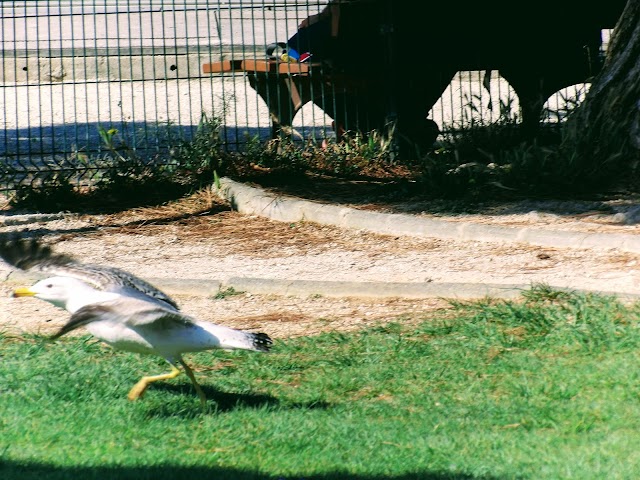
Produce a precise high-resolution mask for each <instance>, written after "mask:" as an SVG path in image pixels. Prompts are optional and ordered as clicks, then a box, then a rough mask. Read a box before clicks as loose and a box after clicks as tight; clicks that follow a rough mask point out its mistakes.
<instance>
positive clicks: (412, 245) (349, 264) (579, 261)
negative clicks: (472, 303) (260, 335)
mask: <svg viewBox="0 0 640 480" xmlns="http://www.w3.org/2000/svg"><path fill="white" fill-rule="evenodd" d="M363 205H364V207H363ZM372 205H373V204H371V205H368V206H367V205H365V204H363V203H360V204H358V205H357V206H359V207H360V208H374V207H373V206H372ZM612 205H613V204H612ZM629 205H631V204H627V206H628V207H629ZM375 208H378V207H375ZM384 208H391V207H389V206H388V205H387V206H385V207H384ZM393 208H394V209H397V208H398V207H397V205H396V206H394V207H393ZM496 208H497V207H496ZM505 208H507V207H505ZM522 208H523V210H522V212H520V213H518V212H516V208H515V206H510V207H508V209H507V210H505V211H503V212H502V213H501V212H500V211H499V210H495V211H494V212H493V214H491V215H485V214H482V213H475V214H473V215H476V217H475V218H476V220H477V221H486V222H504V223H506V224H508V223H509V222H513V221H514V220H513V218H511V219H510V218H509V217H510V216H511V215H525V216H527V218H528V220H527V221H531V222H534V221H535V222H537V224H539V225H545V226H548V225H549V224H550V223H549V219H548V218H547V217H544V216H536V215H534V214H533V213H532V211H531V210H530V211H529V212H526V211H527V210H528V208H529V206H526V205H522ZM558 208H559V207H558ZM611 208H612V209H613V210H610V211H609V213H607V215H615V214H617V213H621V212H622V210H621V211H618V212H616V211H615V208H614V207H613V206H611ZM630 208H631V207H629V208H628V209H627V210H629V209H630ZM432 210H435V209H434V208H432ZM548 210H549V211H550V207H549V208H548ZM598 211H599V210H598ZM583 213H584V212H583ZM415 214H422V213H420V212H415ZM429 214H431V213H429ZM556 214H558V215H560V216H561V218H562V219H563V221H562V222H560V221H558V222H557V223H556V224H554V225H566V223H567V222H564V220H566V219H568V218H569V214H567V215H561V214H560V213H554V215H556ZM469 215H470V214H469ZM545 215H546V214H545ZM571 215H573V216H574V217H575V218H573V220H572V221H574V220H576V221H577V219H578V218H581V219H580V220H579V221H585V219H584V216H583V217H580V216H581V215H583V214H581V213H578V212H576V211H574V212H573V213H571ZM629 218H630V217H629ZM594 220H595V217H594V218H592V219H587V220H586V221H589V222H593V223H594V224H595V223H597V222H595V221H594ZM519 221H523V220H522V219H521V220H519ZM611 227H612V228H614V227H615V228H617V226H611ZM619 227H623V228H627V229H628V231H634V232H635V228H636V225H635V224H631V223H626V224H624V225H619ZM2 231H5V232H8V231H20V232H22V233H23V234H31V235H37V236H40V237H42V238H43V239H44V240H45V241H47V242H50V243H53V244H55V248H56V249H57V250H58V251H61V252H66V253H70V254H72V255H74V256H75V257H77V258H78V259H80V260H82V261H85V262H88V263H98V264H108V265H112V266H116V267H119V268H123V269H125V270H128V271H130V272H132V273H134V274H136V275H138V276H140V277H142V278H147V279H150V278H166V279H189V280H193V279H195V280H198V279H201V280H220V281H223V282H224V280H225V279H228V278H230V277H239V276H246V277H254V278H266V279H288V280H291V279H299V280H323V281H326V280H339V281H360V282H362V281H364V282H409V283H421V282H447V283H461V284H462V283H486V284H489V283H490V284H505V285H513V284H518V285H530V284H534V283H545V284H548V285H552V286H557V287H566V288H574V289H590V290H600V291H612V292H614V291H615V292H621V293H629V294H640V256H639V255H635V254H631V253H626V252H621V251H618V250H616V248H615V245H612V248H611V249H609V250H595V249H562V248H543V247H534V246H531V245H526V244H502V243H499V244H498V243H489V242H468V241H466V242H463V241H452V240H440V239H429V238H426V239H425V238H413V237H407V236H385V235H377V234H371V233H367V232H362V231H355V230H342V229H338V228H335V227H331V226H325V225H318V224H313V223H309V222H296V223H283V222H276V221H272V220H269V219H266V218H261V217H257V216H246V215H241V214H239V213H237V212H234V211H232V209H231V208H230V206H229V205H227V204H225V203H224V202H222V201H220V200H219V199H217V197H215V196H213V195H211V194H210V193H209V192H207V191H202V192H198V193H197V194H194V195H192V196H190V197H187V198H184V199H181V200H179V201H175V202H168V203H167V204H165V205H162V206H159V207H154V208H137V209H130V210H127V211H124V212H120V213H117V214H109V215H77V214H69V215H67V216H65V218H63V219H58V220H51V221H43V222H39V223H32V224H27V225H16V226H5V227H2V228H0V232H2ZM9 272H10V269H9V268H8V267H7V266H6V265H3V264H0V275H1V276H2V278H5V277H7V276H8V275H9ZM13 287H15V284H14V283H13V282H11V281H9V282H5V283H3V284H0V331H2V330H4V331H8V332H21V333H23V332H41V333H50V332H52V331H54V330H55V329H57V328H59V327H60V326H61V325H62V324H63V323H64V322H65V321H66V319H67V318H68V314H66V312H63V311H61V310H57V309H55V308H54V307H52V306H50V305H48V304H46V303H45V302H42V301H39V300H36V299H14V298H11V297H10V292H11V289H12V288H13ZM174 297H175V298H176V299H177V300H178V302H179V304H180V305H181V307H182V309H183V311H185V312H186V313H189V314H192V315H194V316H196V317H198V318H201V319H203V320H209V321H213V322H217V323H222V324H226V325H229V326H232V327H235V328H243V329H250V330H263V331H266V332H268V333H269V334H271V335H273V336H274V338H286V337H290V336H297V335H311V334H316V333H319V332H322V331H328V330H350V329H357V328H362V327H365V326H370V325H376V324H379V323H387V322H390V321H396V320H398V319H400V320H401V321H403V322H417V321H419V320H420V319H424V318H428V317H429V316H431V315H433V314H434V313H435V312H442V310H443V309H446V308H447V307H448V303H447V302H446V301H445V300H442V299H432V298H427V299H410V300H408V299H398V298H385V299H380V298H329V297H321V296H318V295H309V296H308V297H305V298H300V297H283V296H275V295H274V296H265V295H255V294H251V293H240V294H237V295H227V296H223V298H214V297H195V296H185V295H174Z"/></svg>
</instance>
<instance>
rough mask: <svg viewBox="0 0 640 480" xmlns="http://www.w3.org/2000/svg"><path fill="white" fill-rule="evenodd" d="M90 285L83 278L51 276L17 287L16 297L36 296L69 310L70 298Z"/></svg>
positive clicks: (14, 293) (14, 292) (14, 294)
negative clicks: (26, 285) (30, 284)
mask: <svg viewBox="0 0 640 480" xmlns="http://www.w3.org/2000/svg"><path fill="white" fill-rule="evenodd" d="M87 288H89V289H91V287H90V286H89V285H87V284H86V283H84V282H83V281H81V280H78V279H75V278H69V277H51V278H46V279H44V280H40V281H39V282H37V283H35V284H33V285H32V286H30V287H23V288H17V289H15V290H14V291H13V296H14V297H36V298H40V299H42V300H45V301H47V302H49V303H52V304H53V305H55V306H56V307H60V308H64V309H66V310H69V308H68V302H69V299H70V298H71V297H72V295H73V294H74V293H75V292H81V291H83V290H86V289H87Z"/></svg>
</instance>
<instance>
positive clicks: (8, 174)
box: [0, 0, 587, 191]
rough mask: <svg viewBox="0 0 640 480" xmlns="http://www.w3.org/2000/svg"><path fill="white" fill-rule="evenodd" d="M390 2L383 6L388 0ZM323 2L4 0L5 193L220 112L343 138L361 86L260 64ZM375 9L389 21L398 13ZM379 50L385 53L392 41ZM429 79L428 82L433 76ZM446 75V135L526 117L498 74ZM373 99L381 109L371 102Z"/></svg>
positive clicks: (223, 129)
mask: <svg viewBox="0 0 640 480" xmlns="http://www.w3.org/2000/svg"><path fill="white" fill-rule="evenodd" d="M378 3H380V2H378ZM392 3H393V2H386V3H385V2H382V4H383V5H385V7H384V8H387V6H388V5H391V4H392ZM325 7H326V1H324V0H323V1H314V0H309V1H307V0H304V1H303V0H286V1H284V0H283V1H281V2H277V1H272V2H267V1H266V0H261V1H247V0H92V1H89V0H50V1H14V2H2V3H0V14H1V19H0V55H1V56H2V58H1V60H2V68H1V69H0V101H1V102H2V109H1V110H0V119H1V121H0V125H1V128H0V162H1V164H2V175H1V178H0V190H5V191H6V190H10V189H12V188H15V186H16V185H18V184H20V183H25V182H26V183H28V182H32V181H35V180H37V179H38V178H40V177H41V176H42V175H43V174H50V173H51V172H54V173H56V174H64V175H68V176H73V177H74V178H75V179H76V181H78V182H91V181H92V179H94V177H95V176H96V175H98V174H99V172H100V171H101V170H102V169H103V168H105V166H108V165H109V164H111V163H112V162H113V160H114V157H115V156H116V155H119V154H121V152H126V153H127V155H131V156H134V157H135V158H138V159H140V160H141V161H144V162H150V163H153V162H166V161H170V151H171V148H172V146H174V145H176V144H178V143H179V142H183V141H188V139H189V138H191V137H193V135H194V134H195V132H197V130H198V128H199V126H200V125H201V124H202V122H203V119H204V120H205V121H206V120H207V119H216V121H217V122H218V123H217V124H218V125H219V133H220V137H221V144H222V145H223V146H224V148H226V149H236V150H238V149H240V150H241V149H242V148H243V146H244V145H246V143H247V142H248V141H250V140H251V139H254V140H255V139H257V140H258V141H265V140H267V139H269V138H271V137H272V136H274V135H275V134H278V133H281V132H282V131H285V132H286V133H287V134H289V135H293V136H295V138H301V139H312V140H319V139H327V138H328V139H332V138H335V137H336V132H339V128H338V127H337V125H336V118H337V117H339V116H340V113H341V110H345V111H346V110H347V109H348V108H349V106H350V102H351V100H352V99H353V98H356V97H357V87H354V86H353V85H351V84H349V83H340V82H338V81H337V80H336V78H337V77H336V76H335V75H334V76H331V77H328V76H326V75H325V72H326V70H325V66H323V65H322V64H319V63H314V62H315V59H314V57H311V58H310V61H309V62H307V64H308V65H309V66H310V67H309V68H310V70H307V71H302V72H301V71H300V70H296V71H293V72H292V71H291V70H290V69H291V68H293V67H292V66H287V69H288V70H287V71H286V72H285V73H284V74H282V75H278V76H277V78H278V79H277V82H279V83H277V84H275V85H276V86H275V87H273V85H272V84H271V83H269V82H270V81H271V80H269V79H270V78H271V77H270V75H271V74H270V73H269V71H265V70H261V69H260V68H267V69H269V68H273V65H272V60H270V56H269V52H268V51H267V47H268V46H269V45H270V44H273V43H274V42H287V41H288V39H290V38H291V37H292V36H293V35H295V34H296V32H297V31H298V29H299V25H300V24H301V22H303V21H304V20H305V19H308V18H309V17H310V16H312V15H315V14H318V13H319V12H322V11H323V10H324V9H325ZM417 8H418V9H420V8H423V7H417ZM374 13H375V14H376V15H379V17H378V18H380V19H381V21H382V20H385V21H387V20H388V18H386V17H385V15H386V13H387V12H386V11H384V10H378V11H377V12H374ZM380 25H383V26H384V25H386V24H385V23H384V22H382V23H380ZM380 25H378V26H377V27H376V28H378V27H379V26H380ZM389 31H390V32H391V31H392V30H391V29H389ZM436 48H441V47H440V46H436ZM271 53H272V55H271V56H273V52H271ZM298 53H305V52H298ZM310 53H312V54H313V53H314V52H310ZM360 53H361V52H357V51H355V52H353V53H352V55H353V57H352V58H356V57H358V56H360ZM370 53H371V52H370ZM373 53H374V54H375V55H378V56H380V58H383V57H385V56H388V55H389V54H390V53H393V49H391V50H390V51H386V52H373ZM364 57H365V58H373V57H372V55H371V54H369V55H364ZM236 60H244V61H246V60H256V61H266V62H267V67H256V66H255V64H254V67H253V70H252V69H251V68H248V67H247V65H248V64H247V63H243V64H239V63H234V61H236ZM297 60H298V61H297V62H296V63H295V66H296V67H300V65H301V64H300V62H299V59H297ZM225 61H226V62H227V63H225ZM269 62H271V63H269ZM205 65H209V66H211V65H214V66H216V68H213V69H211V68H210V69H209V71H207V69H206V68H204V66H205ZM291 65H294V64H291ZM313 65H319V66H316V67H313ZM380 65H381V66H382V67H383V66H384V65H385V64H384V63H380ZM412 68H415V69H418V70H420V66H419V65H417V64H416V65H414V66H413V67H412ZM314 75H315V76H314ZM420 75H421V77H420V78H421V79H428V75H429V72H426V71H424V72H422V73H420ZM380 76H381V78H383V77H384V75H383V73H381V74H380ZM291 78H294V79H295V81H291ZM305 79H307V80H305ZM328 79H329V80H330V81H328ZM360 80H362V79H360ZM425 81H426V80H425ZM301 82H302V83H301ZM447 82H448V86H447V87H446V89H444V92H443V93H442V94H441V95H439V98H438V100H437V101H436V102H435V103H434V104H433V106H432V107H430V109H429V110H428V112H426V113H427V115H428V117H429V118H430V119H432V120H433V121H434V122H435V124H436V125H437V127H438V129H439V130H440V131H441V132H444V131H447V129H454V128H457V129H460V128H466V127H467V126H468V125H470V124H473V123H474V122H492V121H496V120H498V119H500V118H503V117H504V116H505V115H512V116H513V115H515V116H518V115H519V112H520V105H519V100H518V96H517V95H516V93H515V91H514V90H513V88H512V87H511V85H510V84H509V83H508V82H506V81H505V80H504V79H503V78H502V77H501V76H500V75H499V74H498V72H497V71H487V70H483V71H479V70H478V71H461V72H458V73H456V74H455V76H454V77H453V79H452V80H451V82H450V83H449V79H447ZM345 85H347V86H348V91H347V87H345ZM305 89H306V90H305ZM314 89H315V90H316V91H319V90H321V92H320V95H319V96H318V95H317V92H314ZM340 89H344V92H343V93H344V95H340V94H337V93H336V91H337V90H340ZM586 89H587V86H586V84H578V85H575V86H573V87H571V88H569V89H564V90H563V91H561V92H560V93H558V94H556V95H555V96H554V97H552V98H551V99H550V100H549V101H548V102H547V103H546V105H545V106H546V107H548V108H547V110H546V111H547V112H548V115H547V117H546V120H547V121H557V120H558V119H561V118H562V111H563V110H566V107H567V106H570V105H572V104H575V103H577V102H579V101H580V100H581V98H582V97H583V95H584V93H585V92H586ZM377 95H384V92H383V90H380V91H379V92H377ZM283 98H284V100H283ZM318 98H321V100H319V101H318ZM364 98H366V100H365V101H364V103H365V104H366V105H367V106H370V104H371V103H372V102H373V101H372V98H371V97H368V98H367V97H364ZM310 99H312V100H313V101H309V100H310ZM383 104H384V105H390V104H392V102H390V101H387V99H385V100H384V102H381V103H380V105H383ZM359 106H362V102H361V103H360V104H359ZM282 109H288V110H287V112H283V111H282ZM386 113H388V112H385V114H386ZM353 115H355V114H353ZM554 115H555V116H554ZM346 116H347V115H342V117H341V118H342V119H343V120H344V119H345V118H346ZM385 118H386V117H385ZM285 120H286V121H285ZM345 121H346V120H345Z"/></svg>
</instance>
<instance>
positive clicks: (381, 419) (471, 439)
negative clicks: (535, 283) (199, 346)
mask: <svg viewBox="0 0 640 480" xmlns="http://www.w3.org/2000/svg"><path fill="white" fill-rule="evenodd" d="M389 321H390V323H389V324H388V325H387V326H385V327H380V328H375V329H369V330H366V331H362V332H358V333H349V334H344V333H329V334H324V335H320V336H315V337H307V338H297V339H291V340H286V341H278V342H276V345H275V347H274V349H273V351H272V353H270V354H266V355H265V354H256V353H253V352H207V353H201V354H194V355H190V356H189V357H188V361H189V362H190V363H191V364H192V365H193V366H194V367H195V369H196V374H197V376H198V379H199V381H200V383H201V384H202V385H203V389H204V390H205V393H206V394H207V396H208V397H209V404H210V407H209V410H208V411H203V410H202V409H201V407H200V403H199V400H198V397H197V396H196V395H195V392H194V391H193V388H192V386H191V384H190V382H189V380H188V379H187V378H186V376H180V377H178V378H177V379H176V380H173V381H168V382H159V383H155V384H153V385H152V386H151V387H150V388H149V391H148V392H147V394H146V396H145V398H144V399H142V400H141V401H139V402H130V401H128V400H127V399H126V394H127V392H128V390H129V389H130V388H131V386H132V385H133V384H134V383H135V382H136V381H137V380H138V379H139V378H140V377H141V376H142V375H145V374H155V373H161V372H164V371H166V365H165V364H164V363H163V361H162V360H159V359H156V358H152V357H142V356H139V355H134V354H126V353H121V352H116V351H113V350H111V349H109V348H108V347H104V346H103V345H102V344H99V343H96V342H95V341H94V340H93V339H92V338H90V337H80V338H78V337H76V338H69V339H65V340H60V341H57V342H55V343H54V342H48V341H46V339H44V338H42V337H35V336H30V337H20V338H11V337H9V336H6V335H5V336H4V337H2V338H1V339H0V478H2V479H7V480H9V479H11V480H12V479H31V478H38V479H45V478H46V479H49V478H60V479H66V478H82V479H85V478H95V479H104V478H132V479H134V478H135V479H147V478H148V479H154V480H159V479H165V478H166V479H176V478H229V479H241V480H242V479H287V480H288V479H292V480H293V479H309V480H310V479H324V478H332V479H333V478H335V479H345V480H373V479H376V480H377V479H392V480H405V479H413V478H416V479H430V480H442V479H450V478H451V479H471V478H481V479H512V478H513V479H516V478H517V479H569V478H571V479H581V480H584V479H607V480H609V479H635V478H640V378H639V372H640V369H639V361H640V359H639V354H638V352H639V347H640V306H639V305H635V304H634V305H629V304H623V303H620V302H618V301H617V300H615V299H613V298H610V297H602V296H589V295H581V294H565V293H560V292H553V291H549V290H548V289H546V288H544V287H533V288H532V290H530V291H528V292H525V295H524V297H523V301H489V300H484V301H480V302H473V303H468V304H467V303H457V304H455V305H454V310H453V314H451V312H449V314H448V315H447V316H446V317H443V318H442V319H439V320H429V321H425V322H424V323H423V324H420V325H417V326H416V325H411V326H409V325H403V323H402V319H391V318H390V319H389Z"/></svg>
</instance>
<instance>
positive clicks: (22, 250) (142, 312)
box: [0, 238, 272, 404]
mask: <svg viewBox="0 0 640 480" xmlns="http://www.w3.org/2000/svg"><path fill="white" fill-rule="evenodd" d="M0 258H2V259H3V260H4V261H5V262H7V263H8V264H10V265H12V266H14V267H16V268H19V269H22V270H26V271H34V272H40V273H43V274H47V275H52V276H50V277H49V278H46V279H44V280H40V281H38V282H37V283H35V284H34V285H33V286H31V287H28V288H18V289H16V290H15V291H14V293H13V295H14V296H15V297H23V296H33V297H36V298H40V299H42V300H46V301H47V302H50V303H52V304H53V305H55V306H56V307H59V308H63V309H65V310H67V311H68V312H69V313H71V317H70V318H69V321H68V322H67V323H66V324H65V325H64V326H63V327H62V328H61V329H60V330H59V331H58V332H57V333H56V334H54V335H53V337H52V338H58V337H60V336H62V335H64V334H66V333H69V332H71V331H73V330H75V329H76V328H79V327H85V328H86V330H87V331H88V332H89V333H91V334H92V335H93V336H95V337H96V338H99V339H100V340H102V341H103V342H105V343H107V344H109V345H111V346H112V347H114V348H116V349H119V350H126V351H129V352H137V353H143V354H154V355H159V356H161V357H163V358H164V359H165V360H167V362H169V364H170V365H171V372H169V373H164V374H160V375H154V376H145V377H142V379H140V381H139V382H138V383H136V384H135V385H134V387H133V388H132V389H131V390H130V391H129V395H128V398H129V399H130V400H136V399H138V398H140V397H141V396H142V395H143V394H144V392H145V390H146V388H147V387H148V386H149V384H150V383H152V382H156V381H158V380H167V379H170V378H175V377H176V376H178V375H179V374H180V370H179V369H178V367H177V364H180V365H182V368H183V369H184V371H185V373H186V374H187V376H188V377H189V379H190V380H191V383H193V386H194V388H195V390H196V392H197V394H198V396H199V397H200V401H201V402H202V403H203V404H205V402H206V396H205V394H204V392H203V391H202V388H200V385H198V382H197V381H196V378H195V376H194V375H193V371H192V370H191V368H190V367H189V366H188V365H187V364H186V363H185V361H184V360H183V358H182V354H183V353H186V352H197V351H202V350H210V349H214V348H222V349H244V350H254V351H259V352H267V351H269V349H270V348H271V345H272V341H271V338H269V336H268V335H267V334H265V333H251V332H244V331H241V330H235V329H232V328H228V327H225V326H222V325H216V324H213V323H210V322H204V321H199V320H197V319H195V318H193V317H190V316H188V315H185V314H184V313H182V312H181V311H180V310H179V308H178V305H177V303H176V302H175V301H174V300H173V299H172V298H170V297H169V296H168V295H167V294H165V293H164V292H162V291H160V290H158V289H157V288H156V287H154V286H153V285H151V284H150V283H148V282H146V281H144V280H142V279H140V278H138V277H136V276H135V275H132V274H131V273H128V272H126V271H124V270H120V269H117V268H113V267H103V266H99V265H88V264H83V263H81V262H79V261H77V260H75V259H73V258H72V257H71V256H68V255H63V254H58V253H55V252H54V251H53V250H52V249H51V247H49V246H47V245H44V244H42V243H40V242H38V241H37V240H35V239H31V240H29V239H20V238H3V239H0Z"/></svg>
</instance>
